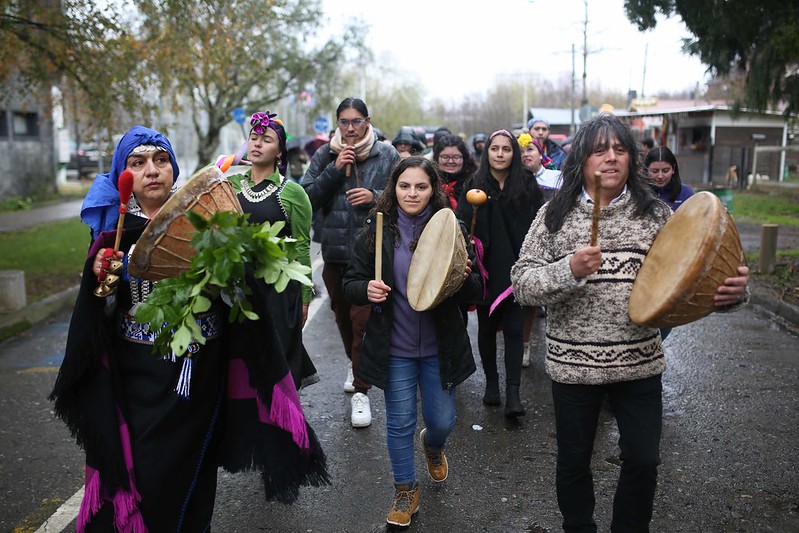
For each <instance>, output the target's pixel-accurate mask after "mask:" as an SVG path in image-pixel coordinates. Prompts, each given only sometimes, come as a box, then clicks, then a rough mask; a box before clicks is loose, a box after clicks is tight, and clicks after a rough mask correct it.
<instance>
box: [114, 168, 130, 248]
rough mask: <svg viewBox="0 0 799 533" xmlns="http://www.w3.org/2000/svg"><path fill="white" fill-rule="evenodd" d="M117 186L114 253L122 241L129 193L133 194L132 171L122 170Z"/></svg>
mask: <svg viewBox="0 0 799 533" xmlns="http://www.w3.org/2000/svg"><path fill="white" fill-rule="evenodd" d="M117 187H118V188H119V220H117V235H116V240H114V255H116V253H117V251H118V250H119V245H120V243H121V242H122V225H123V224H124V221H125V214H126V213H127V212H128V203H129V202H130V195H131V194H133V172H131V171H130V170H127V169H125V170H123V171H122V174H120V175H119V181H118V183H117Z"/></svg>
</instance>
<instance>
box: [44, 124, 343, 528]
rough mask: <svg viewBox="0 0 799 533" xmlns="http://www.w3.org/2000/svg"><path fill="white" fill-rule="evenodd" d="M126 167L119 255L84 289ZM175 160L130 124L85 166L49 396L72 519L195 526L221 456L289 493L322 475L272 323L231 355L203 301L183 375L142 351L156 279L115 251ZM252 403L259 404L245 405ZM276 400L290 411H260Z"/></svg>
mask: <svg viewBox="0 0 799 533" xmlns="http://www.w3.org/2000/svg"><path fill="white" fill-rule="evenodd" d="M125 170H129V171H131V172H132V174H133V197H132V199H131V201H130V202H129V203H128V205H127V213H128V216H126V217H125V219H124V220H123V224H124V225H123V229H122V236H121V241H120V246H119V250H120V252H118V255H117V257H118V258H119V259H122V260H123V267H122V271H121V272H120V278H121V279H120V282H119V285H118V287H117V291H116V294H114V295H113V297H111V296H109V297H107V298H104V299H101V298H98V297H97V296H95V294H94V288H95V287H96V285H97V281H96V280H97V277H98V275H99V274H100V273H101V268H107V267H106V266H104V264H103V262H104V261H103V258H104V254H103V250H104V248H110V247H111V246H112V244H111V243H114V241H115V237H116V232H115V231H112V230H113V228H115V227H116V226H117V217H118V216H119V214H118V213H119V211H120V206H119V203H120V192H119V189H123V188H124V187H123V186H122V185H120V184H119V181H120V175H121V174H122V173H123V171H125ZM178 173H179V169H178V164H177V160H176V158H175V154H174V152H173V150H172V146H171V144H170V142H169V140H168V139H167V138H166V137H164V136H163V135H162V134H160V133H158V132H156V131H154V130H151V129H149V128H145V127H142V126H134V127H133V128H132V129H131V130H130V131H128V132H127V133H126V134H125V135H123V137H122V138H121V139H120V141H119V143H118V145H117V147H116V149H115V151H114V156H113V158H112V160H111V170H110V172H109V173H107V174H101V175H98V176H97V178H95V181H94V184H93V185H92V188H91V190H90V191H89V193H88V194H87V196H86V200H85V201H84V204H83V208H82V210H81V218H82V220H83V221H84V222H86V223H87V225H89V227H90V228H91V230H92V238H93V243H92V246H91V249H90V252H89V258H88V259H87V262H86V266H85V267H84V272H83V277H82V281H81V288H80V291H79V293H78V298H77V301H76V303H75V309H74V311H73V315H72V316H73V319H72V322H71V323H70V330H69V335H68V337H67V345H66V349H65V354H64V361H63V363H62V364H61V368H60V370H59V374H58V378H57V379H56V383H55V385H54V387H53V392H52V394H51V396H50V398H51V400H53V402H54V411H55V413H56V415H57V416H58V417H60V418H61V419H63V420H64V422H65V423H66V424H67V426H68V428H69V430H70V431H71V433H72V434H73V436H74V437H75V439H76V441H77V443H78V444H79V445H80V446H81V447H82V448H83V449H84V450H85V452H86V485H85V490H84V496H83V501H82V504H81V509H80V512H79V514H78V520H77V531H79V532H83V531H122V532H132V531H135V532H141V531H148V530H149V531H207V530H208V529H209V528H210V524H211V519H212V515H213V510H214V500H215V498H216V482H217V470H218V467H219V466H220V465H221V466H223V467H225V468H226V469H227V470H229V471H233V472H235V471H241V470H247V469H257V470H258V471H260V472H261V474H262V479H263V481H264V490H265V494H266V498H267V499H268V500H278V501H282V502H286V503H290V502H292V501H293V500H294V499H296V497H297V492H298V489H299V487H300V486H301V485H308V484H312V485H319V484H323V483H325V482H327V472H326V466H325V458H324V454H323V452H322V450H321V447H320V445H319V443H318V441H317V439H316V437H315V436H314V434H313V431H312V429H311V428H310V426H308V425H307V422H306V421H305V419H304V416H303V414H302V410H301V406H300V402H299V397H298V396H297V392H296V385H295V381H294V380H293V379H292V376H291V374H292V372H291V371H290V370H289V368H288V366H289V365H288V364H287V362H286V361H285V357H284V354H283V352H278V348H277V347H276V345H279V343H278V341H276V340H275V338H274V335H268V338H264V337H265V335H264V333H263V332H262V331H259V333H260V335H261V336H260V337H259V336H258V335H252V336H249V337H248V338H247V345H248V346H249V345H253V346H258V347H259V348H258V349H257V350H255V349H253V350H251V352H254V356H250V357H242V354H241V349H240V344H241V342H239V345H237V344H236V341H237V337H236V335H233V334H231V332H230V331H229V330H227V328H226V323H227V318H226V316H225V315H226V313H225V310H226V308H225V306H224V305H221V302H214V305H213V306H212V307H211V309H210V310H209V312H207V313H203V314H202V315H201V316H200V317H199V318H198V319H197V322H198V326H199V327H200V328H201V329H202V331H203V332H204V334H205V343H204V344H200V343H197V342H194V343H192V346H191V347H190V348H189V351H190V352H191V353H192V356H191V361H192V364H191V365H190V367H189V368H190V370H189V371H188V375H190V379H188V380H187V379H185V377H186V375H187V374H186V373H184V371H185V370H186V368H187V367H186V365H185V362H186V358H183V359H182V360H181V359H177V358H175V357H166V358H161V357H159V356H157V355H155V354H154V353H153V341H154V337H155V334H154V332H153V331H152V328H150V326H149V325H148V324H144V325H142V324H139V323H138V322H136V320H135V319H134V318H133V314H134V311H133V308H134V306H136V305H137V304H138V303H141V302H144V301H145V300H146V299H147V297H148V295H149V294H150V292H151V291H152V290H153V288H154V284H155V282H152V281H147V280H142V279H135V278H133V277H131V276H130V275H129V274H128V273H127V267H126V265H127V258H128V257H129V254H130V252H131V251H132V249H133V247H134V245H135V243H136V242H137V240H138V238H139V236H141V234H142V232H143V231H144V229H145V228H146V226H147V224H148V223H149V222H150V219H151V217H153V216H154V215H155V214H156V213H157V212H158V211H159V210H160V209H161V208H162V207H163V205H164V204H165V203H166V201H167V199H168V198H169V197H170V195H171V194H172V192H174V183H175V180H176V179H177V177H178ZM258 294H259V293H256V296H257V295H258ZM298 294H299V293H298ZM258 312H259V314H260V315H261V316H262V317H263V316H266V315H267V313H265V312H263V313H262V312H261V311H260V309H259V311H258ZM299 315H300V316H301V311H300V312H299ZM298 320H299V319H298ZM261 323H262V322H261V321H259V324H261ZM258 329H259V330H263V328H258ZM273 329H279V327H278V328H273ZM229 354H236V356H238V357H242V358H239V359H235V358H233V359H229V358H228V356H229ZM244 355H245V356H246V355H247V354H244ZM226 367H227V372H226ZM242 376H246V378H247V379H246V380H244V379H242ZM250 376H252V379H249V377H250ZM237 378H238V381H237ZM181 384H183V385H181ZM256 394H257V400H256ZM262 399H263V400H262ZM258 400H260V403H261V404H262V405H261V406H258V405H256V404H257V403H258ZM263 405H267V406H270V409H258V408H257V407H262V406H263ZM286 412H291V415H290V416H286V417H284V418H279V417H277V416H274V415H273V413H281V414H282V413H286Z"/></svg>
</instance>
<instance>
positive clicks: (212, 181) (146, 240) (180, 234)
mask: <svg viewBox="0 0 799 533" xmlns="http://www.w3.org/2000/svg"><path fill="white" fill-rule="evenodd" d="M186 211H194V212H195V213H197V214H198V215H201V216H203V217H205V218H210V217H211V215H213V214H214V213H216V212H219V211H234V212H237V213H241V212H242V210H241V205H239V201H238V199H236V193H235V192H234V191H233V187H232V186H231V185H230V182H229V181H228V180H227V178H225V177H224V176H223V174H222V171H221V170H219V168H217V167H216V165H209V166H207V167H205V168H202V169H200V170H198V171H197V172H196V173H195V174H194V175H193V176H192V177H191V178H190V179H189V181H188V182H186V184H185V185H184V186H183V187H181V188H180V189H178V191H177V192H176V193H175V194H174V195H172V197H171V198H170V199H169V200H167V201H166V203H165V204H164V205H163V207H162V208H161V209H160V210H159V211H158V213H157V214H156V215H155V216H154V217H153V218H152V220H150V223H149V224H148V225H147V228H146V229H145V230H144V233H142V235H141V237H139V240H138V241H137V242H136V247H135V248H134V249H133V253H132V254H131V256H130V261H129V264H128V270H129V271H130V274H131V275H132V276H135V277H138V278H143V279H148V280H151V281H157V280H160V279H164V278H174V277H177V276H179V275H180V274H181V273H182V272H185V271H187V270H188V269H189V267H190V266H191V258H192V257H194V248H192V246H191V237H192V235H193V233H194V232H195V231H196V230H195V228H194V226H192V225H191V222H189V219H188V218H186V215H185V214H184V213H185V212H186Z"/></svg>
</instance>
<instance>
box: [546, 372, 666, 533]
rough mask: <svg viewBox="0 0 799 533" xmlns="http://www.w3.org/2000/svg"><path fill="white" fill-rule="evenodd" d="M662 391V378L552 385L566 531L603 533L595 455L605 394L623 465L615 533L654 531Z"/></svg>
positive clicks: (615, 501)
mask: <svg viewBox="0 0 799 533" xmlns="http://www.w3.org/2000/svg"><path fill="white" fill-rule="evenodd" d="M662 393H663V386H662V382H661V376H660V375H657V376H652V377H649V378H645V379H638V380H634V381H623V382H619V383H612V384H609V385H567V384H563V383H557V382H555V381H553V382H552V399H553V400H554V407H555V427H556V431H557V442H558V460H557V471H556V475H555V483H556V486H557V496H558V506H559V507H560V512H561V514H562V515H563V530H564V531H567V532H570V533H571V532H574V533H577V532H579V533H583V532H586V533H588V532H595V531H596V530H597V528H596V523H595V522H594V505H595V499H594V478H593V475H592V473H591V455H592V452H593V449H594V439H595V437H596V430H597V424H598V421H599V412H600V409H601V408H602V399H603V397H604V396H605V394H607V395H608V399H609V401H610V405H611V407H612V409H613V414H614V416H615V417H616V423H617V424H618V426H619V447H620V448H621V455H620V459H621V461H622V466H621V473H620V474H619V481H618V484H617V486H616V495H615V497H614V498H613V521H612V523H611V531H613V532H633V531H635V532H645V531H649V522H650V520H651V519H652V505H653V502H654V499H655V486H656V484H657V465H658V464H659V463H660V435H661V430H662V422H663V399H662Z"/></svg>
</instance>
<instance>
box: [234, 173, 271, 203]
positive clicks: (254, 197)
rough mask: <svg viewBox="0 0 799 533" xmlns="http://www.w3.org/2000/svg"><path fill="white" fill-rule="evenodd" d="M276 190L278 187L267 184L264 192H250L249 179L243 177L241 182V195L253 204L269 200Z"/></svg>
mask: <svg viewBox="0 0 799 533" xmlns="http://www.w3.org/2000/svg"><path fill="white" fill-rule="evenodd" d="M276 190H278V186H277V185H275V184H274V183H272V182H269V183H268V184H267V185H266V188H264V190H262V191H258V192H255V191H253V190H252V187H250V180H249V179H247V178H246V177H245V178H244V179H243V180H241V194H243V195H244V197H245V198H246V199H247V200H249V201H250V202H252V203H254V204H257V203H258V202H262V201H263V200H265V199H267V198H269V197H270V196H272V195H273V194H274V193H275V191H276Z"/></svg>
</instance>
